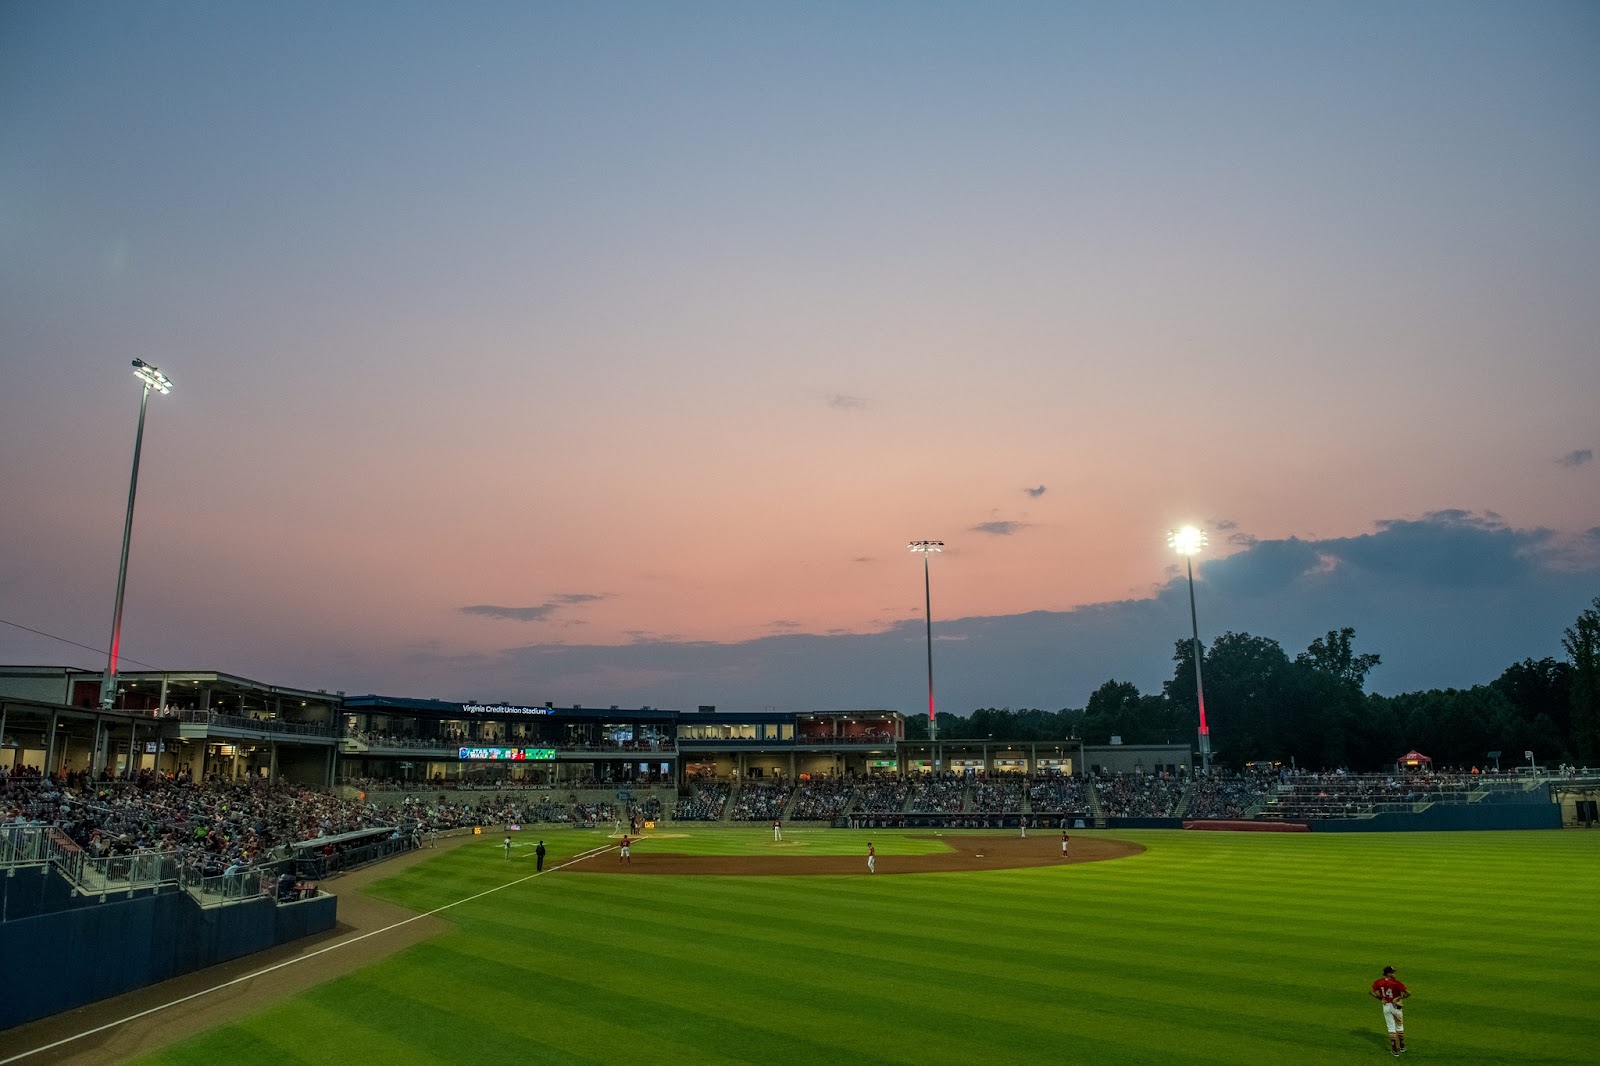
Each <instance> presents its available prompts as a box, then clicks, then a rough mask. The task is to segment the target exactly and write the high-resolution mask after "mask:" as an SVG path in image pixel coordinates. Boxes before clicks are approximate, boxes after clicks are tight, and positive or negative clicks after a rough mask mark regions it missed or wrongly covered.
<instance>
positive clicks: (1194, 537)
mask: <svg viewBox="0 0 1600 1066" xmlns="http://www.w3.org/2000/svg"><path fill="white" fill-rule="evenodd" d="M1167 545H1168V546H1169V547H1171V548H1172V550H1173V551H1175V552H1177V553H1178V554H1179V555H1198V554H1199V553H1200V550H1201V549H1202V548H1204V547H1205V546H1206V531H1205V530H1203V529H1200V528H1198V527H1196V526H1184V527H1183V528H1182V529H1172V530H1168V531H1167Z"/></svg>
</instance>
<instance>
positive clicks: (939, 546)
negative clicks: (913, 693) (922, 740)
mask: <svg viewBox="0 0 1600 1066" xmlns="http://www.w3.org/2000/svg"><path fill="white" fill-rule="evenodd" d="M906 547H908V548H910V549H911V550H912V551H914V552H916V553H918V554H919V555H921V556H922V598H923V603H924V604H926V606H927V609H928V615H927V617H928V740H929V741H930V742H931V741H935V740H938V739H939V719H938V718H937V717H935V716H934V713H933V591H932V587H931V585H930V584H929V579H928V557H929V556H930V555H932V554H933V553H934V552H942V551H944V541H942V540H914V541H912V542H911V543H910V544H907V545H906ZM937 761H938V760H937V759H935V762H937Z"/></svg>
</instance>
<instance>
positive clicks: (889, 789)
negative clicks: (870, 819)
mask: <svg viewBox="0 0 1600 1066" xmlns="http://www.w3.org/2000/svg"><path fill="white" fill-rule="evenodd" d="M856 791H857V793H858V795H859V797H860V802H858V803H857V804H856V806H855V810H856V812H857V813H860V814H897V813H899V812H901V811H903V810H905V809H906V800H907V798H909V797H910V795H911V782H910V781H908V780H906V779H905V778H902V777H869V778H867V779H866V780H864V781H858V782H857V783H856Z"/></svg>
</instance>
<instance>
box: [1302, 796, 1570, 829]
mask: <svg viewBox="0 0 1600 1066" xmlns="http://www.w3.org/2000/svg"><path fill="white" fill-rule="evenodd" d="M1310 825H1311V829H1312V831H1313V832H1317V833H1404V832H1426V833H1432V832H1439V831H1451V830H1458V829H1461V830H1474V829H1560V828H1561V808H1560V807H1559V806H1558V805H1556V804H1554V803H1500V804H1494V805H1488V804H1483V803H1472V804H1467V803H1438V804H1435V805H1434V806H1432V807H1429V808H1428V809H1427V810H1425V811H1421V812H1419V813H1417V814H1374V815H1372V816H1371V817H1369V818H1322V819H1316V820H1313V821H1311V823H1310Z"/></svg>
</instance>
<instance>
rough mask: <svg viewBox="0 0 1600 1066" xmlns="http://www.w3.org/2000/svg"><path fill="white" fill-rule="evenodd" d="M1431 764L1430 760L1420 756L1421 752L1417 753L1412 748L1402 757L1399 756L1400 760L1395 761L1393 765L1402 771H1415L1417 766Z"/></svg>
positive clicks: (1422, 755)
mask: <svg viewBox="0 0 1600 1066" xmlns="http://www.w3.org/2000/svg"><path fill="white" fill-rule="evenodd" d="M1432 763H1433V760H1432V759H1430V758H1428V757H1427V756H1426V755H1424V754H1422V752H1420V751H1418V750H1417V749H1416V748H1412V749H1411V750H1410V751H1408V752H1406V753H1405V754H1404V755H1402V756H1400V758H1398V759H1396V760H1395V765H1396V766H1399V767H1400V768H1401V769H1402V770H1415V769H1417V768H1418V767H1419V766H1429V765H1432Z"/></svg>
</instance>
